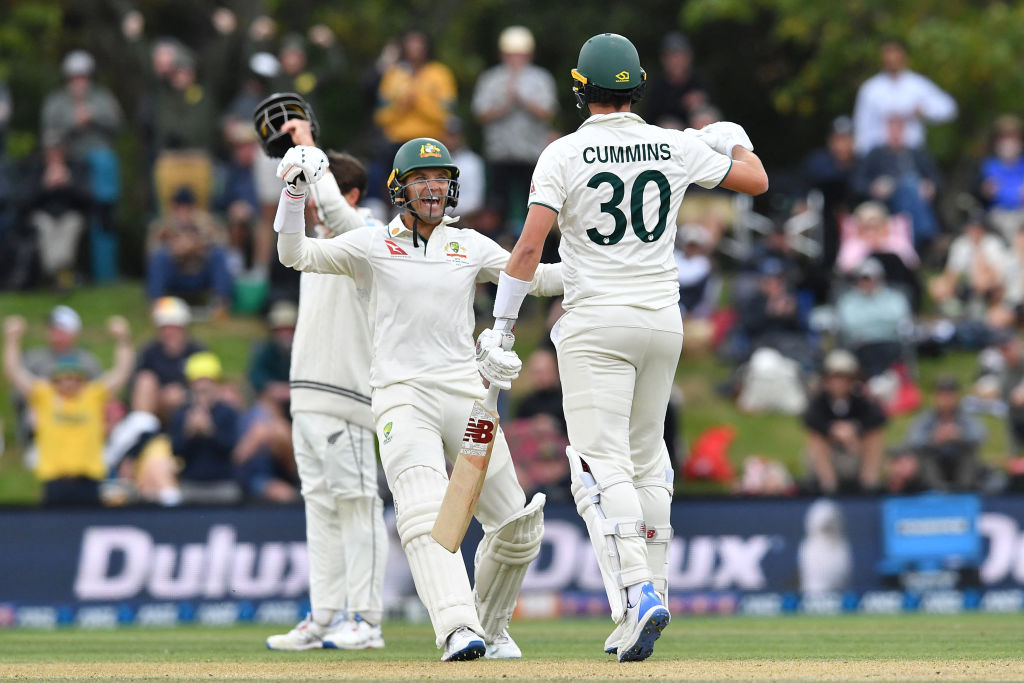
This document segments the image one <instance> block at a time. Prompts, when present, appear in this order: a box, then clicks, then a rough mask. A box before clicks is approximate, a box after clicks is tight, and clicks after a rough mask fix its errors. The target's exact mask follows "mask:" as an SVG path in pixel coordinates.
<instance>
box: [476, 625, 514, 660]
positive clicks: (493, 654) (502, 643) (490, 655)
mask: <svg viewBox="0 0 1024 683" xmlns="http://www.w3.org/2000/svg"><path fill="white" fill-rule="evenodd" d="M486 646H487V650H486V652H484V658H485V659H519V658H520V657H522V656H523V652H522V650H520V649H519V646H518V645H516V641H514V640H512V636H510V635H509V634H508V629H504V630H503V631H502V632H501V633H500V634H499V635H498V636H497V637H496V638H495V639H494V640H492V641H491V642H489V643H486Z"/></svg>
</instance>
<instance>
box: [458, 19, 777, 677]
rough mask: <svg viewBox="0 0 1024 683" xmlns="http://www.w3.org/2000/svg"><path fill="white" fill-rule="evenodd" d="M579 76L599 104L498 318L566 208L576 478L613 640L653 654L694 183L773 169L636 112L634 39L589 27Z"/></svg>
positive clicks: (508, 275) (536, 224)
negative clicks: (679, 253)
mask: <svg viewBox="0 0 1024 683" xmlns="http://www.w3.org/2000/svg"><path fill="white" fill-rule="evenodd" d="M572 77H573V81H574V85H573V91H574V92H575V93H576V97H577V100H578V102H579V106H580V108H581V109H582V110H584V111H588V110H589V114H590V117H589V118H587V119H586V121H584V122H583V124H582V125H581V126H580V127H579V129H578V130H577V131H576V132H574V133H572V134H570V135H567V136H565V137H563V138H561V139H559V140H556V141H554V142H552V143H551V144H550V145H549V146H548V147H547V149H545V151H544V152H543V153H542V154H541V157H540V159H539V160H538V161H537V167H536V169H535V170H534V173H533V183H532V187H531V189H530V199H529V209H528V213H527V218H526V223H525V225H524V227H523V233H522V235H521V236H520V238H519V241H518V243H517V244H516V246H515V248H514V249H513V251H512V256H511V258H510V259H509V262H508V266H507V268H506V271H505V272H504V273H502V275H501V278H500V283H499V285H498V294H497V299H496V302H495V306H494V315H495V318H496V319H497V324H496V326H495V330H497V329H503V328H504V325H505V322H506V321H507V320H508V319H514V318H516V316H517V315H518V311H519V306H520V304H521V302H522V299H523V291H524V290H525V288H526V287H527V286H528V284H529V283H530V281H531V280H532V278H533V273H534V268H535V267H536V265H537V262H538V259H539V257H540V252H541V246H542V245H543V243H544V238H545V237H546V236H547V234H548V231H549V230H550V229H551V227H552V225H553V223H554V222H555V219H556V217H557V218H558V224H559V228H560V230H561V233H562V238H561V244H560V246H559V254H560V255H561V257H562V263H563V266H564V268H565V272H564V277H565V299H564V302H563V306H564V307H565V309H566V313H565V315H564V316H563V317H562V318H561V320H560V321H559V323H558V326H557V331H556V333H555V334H556V336H557V342H556V344H557V350H558V367H559V372H560V374H561V378H562V387H563V403H564V408H565V419H566V423H567V426H568V431H569V441H570V443H571V446H570V447H569V448H567V449H566V455H567V456H568V458H569V466H570V473H571V482H572V483H571V488H572V492H573V497H574V498H575V501H576V507H577V509H578V511H579V513H580V515H581V516H582V517H583V519H584V521H585V522H586V524H587V530H588V532H589V534H590V539H591V542H592V543H593V545H594V552H595V554H596V555H597V560H598V565H599V567H600V568H601V574H602V577H603V578H604V584H605V590H606V592H607V594H608V601H609V603H610V605H611V610H612V619H613V620H614V621H615V622H616V627H615V630H614V631H613V632H612V634H611V636H609V638H608V640H607V642H606V643H605V651H606V652H609V653H617V654H618V659H619V661H639V660H643V659H646V658H647V657H649V656H650V655H651V653H652V652H653V649H654V641H655V640H657V638H658V636H659V635H660V634H661V631H662V629H664V628H665V626H666V625H667V624H668V622H669V619H670V615H669V612H668V607H667V604H668V599H667V593H668V582H667V553H668V543H669V539H670V538H671V536H672V528H671V526H670V518H669V517H670V504H671V498H672V481H673V473H672V468H671V465H670V463H669V457H668V451H667V449H666V447H665V443H664V440H663V438H662V434H663V428H664V421H665V411H666V408H667V406H668V400H669V393H670V391H671V387H672V381H673V378H674V377H675V370H676V364H677V363H678V360H679V353H680V351H681V349H682V341H683V327H682V319H681V316H680V312H679V307H678V305H677V302H678V299H679V286H678V284H677V281H676V265H675V261H674V259H673V254H672V251H673V243H674V241H675V231H676V225H675V216H676V215H678V213H679V205H680V203H681V202H682V200H683V193H684V192H685V190H686V187H687V186H688V185H690V184H691V183H697V184H698V185H701V186H702V187H706V188H711V187H715V186H717V185H721V186H722V187H725V188H728V189H732V190H738V191H740V192H745V193H748V194H760V193H762V192H764V191H766V190H767V187H768V179H767V176H766V175H765V173H764V169H763V167H762V166H761V162H760V160H759V159H758V158H757V157H756V156H755V155H754V154H753V152H752V145H751V144H750V140H749V139H748V138H747V136H746V133H744V132H743V129H742V128H740V127H739V126H738V125H736V124H734V123H716V124H711V125H710V126H707V127H705V128H704V129H702V130H701V131H699V132H698V131H693V130H689V131H686V132H681V131H674V130H665V129H662V128H658V127H656V126H650V125H647V124H646V123H644V121H643V120H642V119H641V118H640V117H639V116H637V115H635V114H633V113H631V112H630V106H631V103H632V102H635V101H637V100H639V99H640V97H641V96H642V94H643V88H644V85H645V80H646V75H645V73H644V71H643V69H641V68H640V58H639V56H638V54H637V51H636V48H635V47H634V46H633V44H632V43H631V42H630V41H629V40H627V39H626V38H623V37H622V36H619V35H615V34H611V33H605V34H602V35H598V36H594V37H593V38H591V39H590V40H588V41H587V42H586V43H585V44H584V45H583V48H582V49H581V50H580V55H579V61H578V66H577V67H576V69H573V71H572ZM495 330H485V331H484V332H483V333H482V334H481V335H480V338H479V340H478V349H479V351H478V355H481V356H484V357H486V355H487V354H488V353H489V350H490V349H498V348H500V346H499V341H500V339H499V336H500V335H499V334H498V333H497V332H496V331H495Z"/></svg>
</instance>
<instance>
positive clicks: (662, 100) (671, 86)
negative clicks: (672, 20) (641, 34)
mask: <svg viewBox="0 0 1024 683" xmlns="http://www.w3.org/2000/svg"><path fill="white" fill-rule="evenodd" d="M710 99H711V81H710V79H708V78H707V76H706V75H704V73H703V72H701V71H700V70H698V69H694V68H693V50H692V48H691V46H690V41H689V39H688V38H687V37H686V36H685V35H683V34H682V33H679V32H678V31H673V32H672V33H668V34H666V35H665V37H664V38H662V40H661V75H660V76H658V77H657V78H652V79H651V83H650V86H649V87H648V88H647V92H646V95H645V97H644V101H645V104H646V109H645V110H644V115H645V116H644V118H645V119H646V120H647V122H648V123H651V124H653V125H655V126H661V127H662V128H678V129H679V130H682V129H683V128H687V127H693V128H696V127H697V126H694V124H693V122H692V121H691V120H690V116H691V114H692V113H693V112H694V110H696V109H698V108H699V107H701V106H703V105H705V104H707V103H708V102H709V101H710Z"/></svg>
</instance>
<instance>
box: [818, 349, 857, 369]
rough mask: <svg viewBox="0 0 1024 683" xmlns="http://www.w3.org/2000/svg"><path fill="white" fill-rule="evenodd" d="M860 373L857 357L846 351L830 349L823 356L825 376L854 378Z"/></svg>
mask: <svg viewBox="0 0 1024 683" xmlns="http://www.w3.org/2000/svg"><path fill="white" fill-rule="evenodd" d="M858 372H860V363H858V362H857V357H856V356H854V355H853V354H852V353H850V352H849V351H847V350H846V349H832V350H831V351H829V352H828V355H827V356H825V374H826V375H850V376H854V375H856V374H857V373H858Z"/></svg>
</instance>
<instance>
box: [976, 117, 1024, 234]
mask: <svg viewBox="0 0 1024 683" xmlns="http://www.w3.org/2000/svg"><path fill="white" fill-rule="evenodd" d="M992 128H993V132H992V147H991V150H992V156H990V157H987V158H986V159H985V160H984V161H982V162H981V167H980V168H979V169H978V178H977V180H976V188H975V193H976V194H977V196H978V197H979V198H980V199H981V200H982V202H984V204H985V207H986V208H987V209H988V219H989V221H991V223H992V225H993V226H995V228H996V229H997V230H998V231H999V232H1000V233H1001V234H1002V235H1003V238H1004V239H1005V240H1006V241H1007V242H1009V243H1011V244H1012V243H1013V241H1014V237H1016V235H1017V233H1018V232H1020V228H1021V224H1022V223H1024V128H1022V123H1021V120H1020V119H1019V118H1018V117H1017V116H1014V115H1012V114H1005V115H1003V116H1000V117H999V118H997V119H996V120H995V123H994V124H993V126H992Z"/></svg>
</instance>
